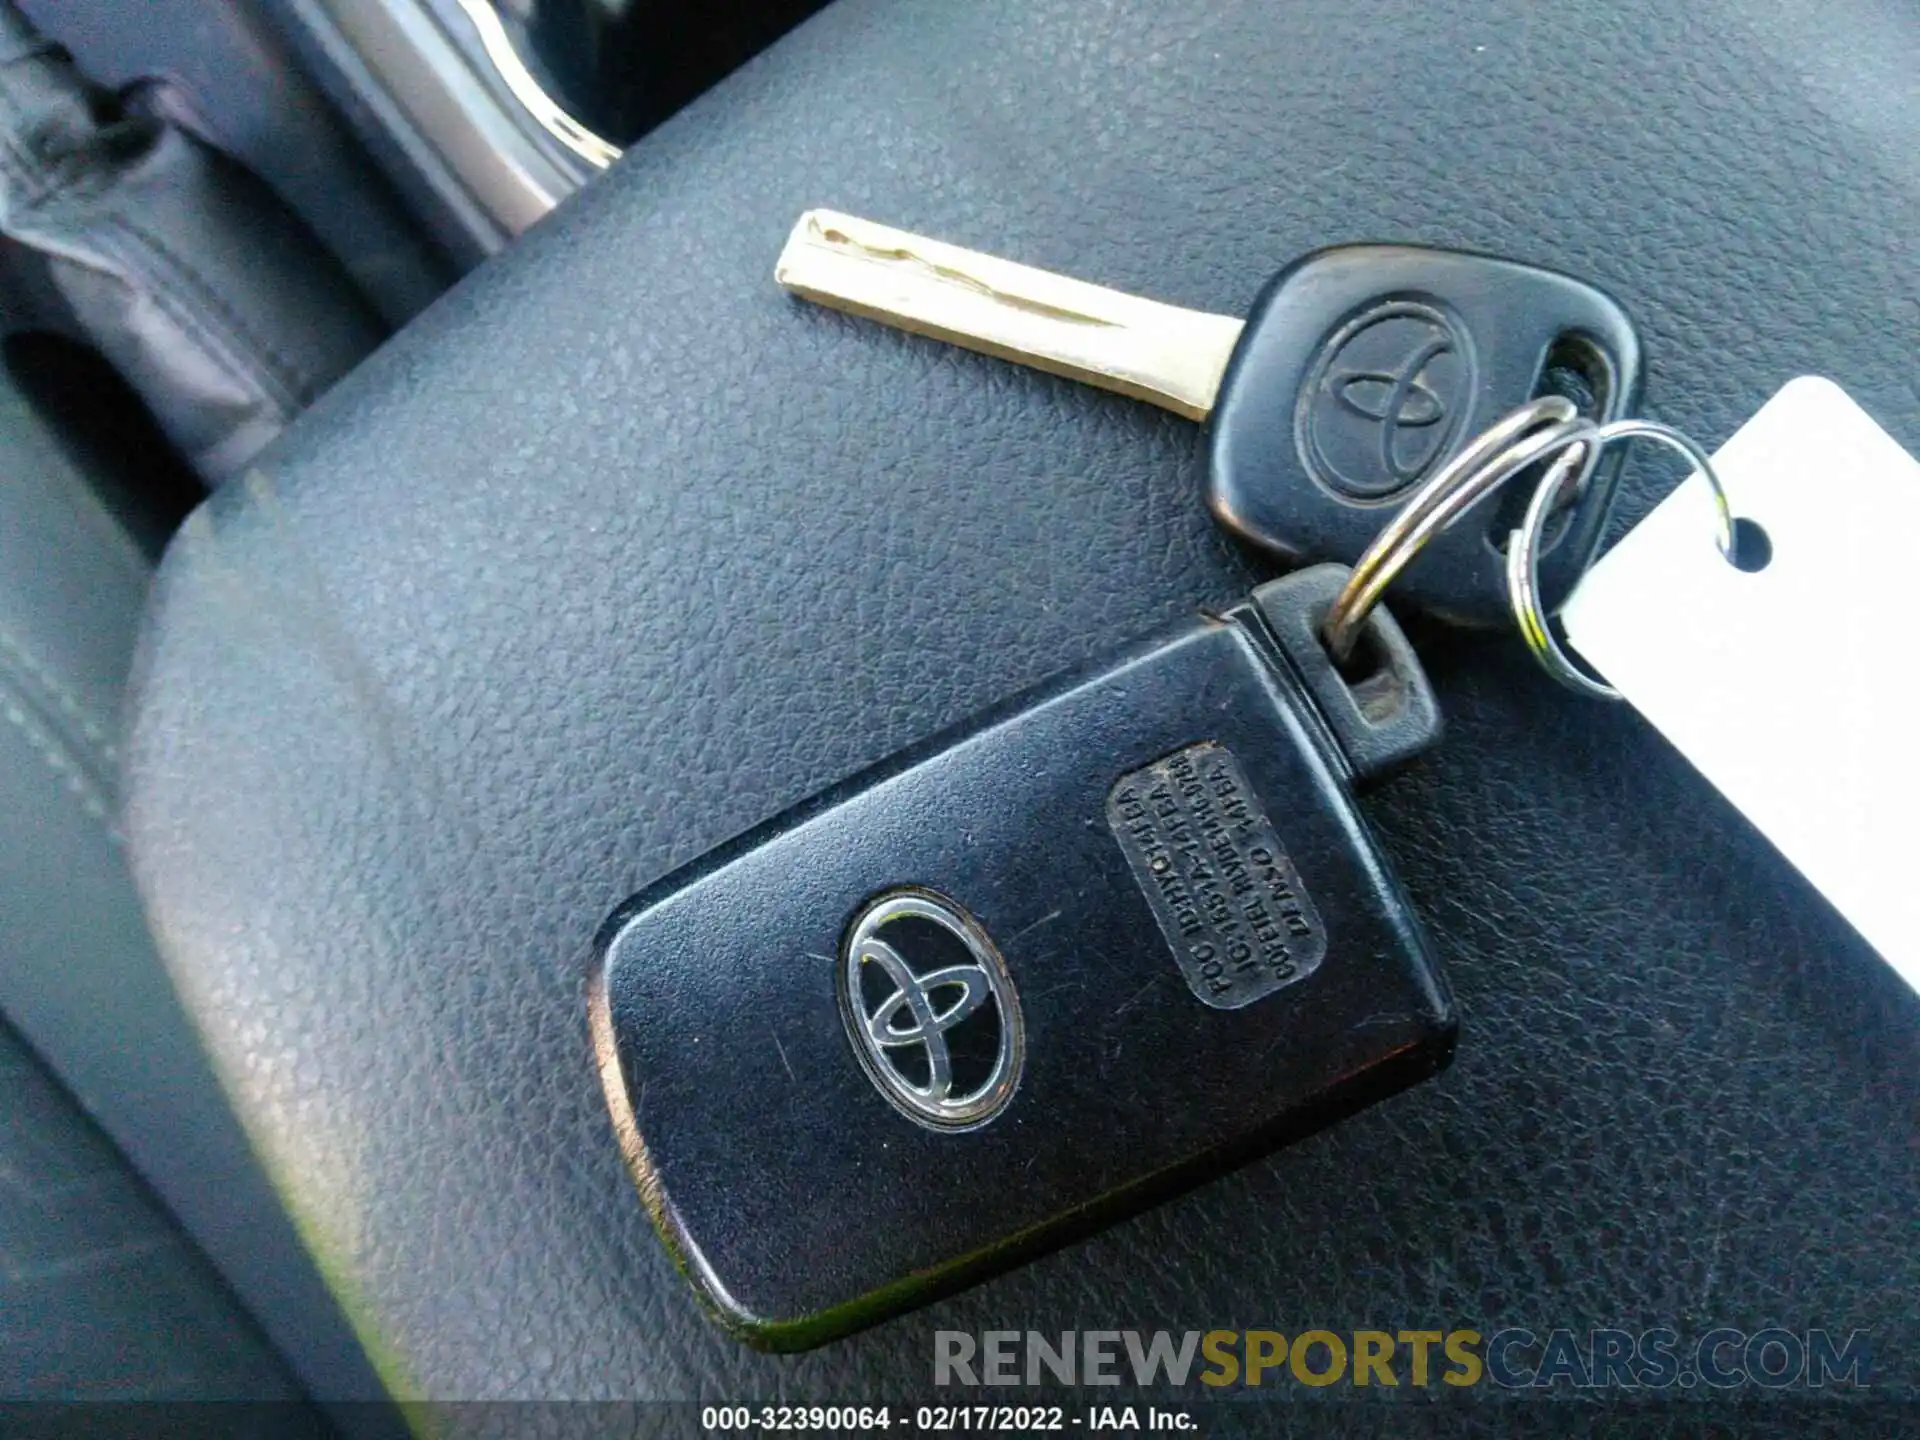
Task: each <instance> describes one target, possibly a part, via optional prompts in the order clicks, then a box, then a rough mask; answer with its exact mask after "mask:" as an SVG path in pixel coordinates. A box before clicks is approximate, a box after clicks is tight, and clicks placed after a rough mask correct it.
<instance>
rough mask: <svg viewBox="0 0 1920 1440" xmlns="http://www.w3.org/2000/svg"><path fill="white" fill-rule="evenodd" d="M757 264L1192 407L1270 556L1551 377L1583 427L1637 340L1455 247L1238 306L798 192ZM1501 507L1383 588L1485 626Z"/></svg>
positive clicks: (865, 310) (1593, 499) (1604, 498)
mask: <svg viewBox="0 0 1920 1440" xmlns="http://www.w3.org/2000/svg"><path fill="white" fill-rule="evenodd" d="M774 276H775V278H776V279H777V280H778V281H779V282H780V284H782V285H784V286H785V287H787V288H788V289H789V290H791V291H793V292H794V293H796V294H799V295H802V296H804V297H806V298H807V299H809V300H813V301H816V302H818V303H820V304H824V305H829V306H832V307H834V308H836V309H841V310H846V311H850V312H853V313H855V314H859V315H864V316H867V317H870V318H873V319H877V320H881V321H883V322H885V323H887V324H891V325H895V326H898V327H900V328H902V329H906V330H910V331H914V332H917V333H920V334H925V335H930V336H934V337H936V338H939V339H942V340H947V341H950V342H952V343H955V344H958V345H962V346H965V347H967V348H969V349H974V350H979V351H983V352H985V353H987V354H991V355H997V356H1000V357H1003V358H1006V359H1011V360H1016V361H1020V362H1022V363H1024V364H1027V365H1031V366H1034V367H1037V368H1039V369H1042V370H1047V371H1051V372H1053V373H1055V374H1059V375H1064V376H1067V377H1069V378H1071V379H1076V380H1082V381H1085V382H1087V383H1089V384H1093V385H1098V386H1101V387H1103V388H1105V389H1109V390H1116V391H1119V392H1120V393H1122V394H1125V395H1130V396H1134V397H1135V398H1138V399H1144V400H1148V401H1151V402H1153V403H1155V404H1158V405H1161V406H1164V407H1165V408H1167V409H1169V410H1172V411H1174V412H1175V413H1176V414H1179V415H1184V416H1186V417H1188V418H1190V419H1195V420H1207V421H1208V424H1209V430H1210V452H1211V453H1210V463H1209V475H1208V482H1207V500H1208V504H1209V507H1210V508H1211V509H1212V511H1213V513H1214V514H1215V516H1216V517H1218V519H1219V520H1220V521H1221V523H1222V524H1223V525H1225V526H1226V527H1227V528H1228V529H1229V530H1231V531H1232V532H1233V533H1235V534H1236V535H1238V536H1240V537H1241V538H1242V539H1243V540H1246V541H1247V542H1249V543H1251V544H1253V545H1255V546H1257V547H1258V548H1260V549H1262V550H1264V551H1266V552H1268V553H1269V554H1271V555H1274V556H1275V557H1277V558H1278V559H1280V560H1281V561H1282V562H1284V563H1286V564H1288V565H1297V564H1300V563H1303V562H1305V561H1308V560H1335V561H1340V562H1343V563H1346V564H1352V563H1354V562H1355V561H1356V560H1358V559H1359V557H1360V555H1361V554H1362V553H1363V552H1364V551H1365V549H1366V547H1367V545H1368V543H1369V542H1370V541H1372V539H1373V538H1374V536H1375V534H1376V533H1377V532H1378V531H1379V530H1380V527H1381V524H1382V522H1383V520H1384V519H1385V518H1386V516H1387V515H1389V514H1391V513H1392V511H1393V509H1394V508H1395V507H1396V506H1397V505H1398V504H1399V503H1400V502H1401V501H1402V500H1403V499H1405V497H1406V496H1407V495H1408V494H1409V493H1410V492H1411V491H1412V490H1413V489H1414V488H1415V487H1416V486H1418V485H1419V484H1420V483H1421V482H1422V481H1424V480H1426V479H1428V478H1429V477H1431V476H1432V475H1434V474H1435V473H1436V472H1437V471H1438V470H1439V469H1440V467H1441V466H1442V465H1444V464H1445V463H1446V462H1447V461H1448V460H1449V459H1451V458H1452V457H1453V456H1455V455H1456V454H1457V453H1458V452H1459V450H1460V449H1461V447H1462V446H1463V445H1465V444H1466V443H1467V442H1468V441H1469V440H1471V439H1472V438H1473V437H1474V436H1475V435H1477V434H1480V433H1481V432H1482V431H1483V430H1484V429H1486V427H1487V426H1488V425H1489V424H1490V423H1491V422H1493V421H1494V420H1496V419H1498V418H1499V417H1501V416H1503V415H1505V414H1508V413H1509V412H1511V411H1513V410H1515V409H1516V408H1517V407H1518V406H1520V405H1521V404H1523V403H1524V402H1526V401H1527V400H1529V399H1532V398H1535V397H1537V396H1540V395H1542V394H1547V393H1562V394H1565V395H1566V396H1568V398H1571V399H1573V400H1575V401H1576V402H1577V403H1578V404H1579V406H1580V408H1581V409H1582V410H1584V411H1585V412H1586V413H1587V414H1588V415H1589V416H1590V417H1591V418H1592V419H1594V420H1595V421H1597V422H1601V423H1604V422H1608V421H1612V420H1617V419H1620V418H1622V417H1624V416H1626V415H1628V414H1630V413H1631V412H1632V410H1633V407H1634V405H1635V404H1636V403H1637V400H1638V395H1639V387H1640V347H1639V342H1638V340H1637V338H1636V336H1635V334H1634V330H1633V326H1632V324H1631V322H1630V321H1629V320H1628V319H1627V316H1626V314H1625V313H1624V312H1623V311H1622V310H1621V308H1620V306H1619V305H1618V304H1617V303H1615V302H1614V301H1613V300H1612V299H1610V298H1609V297H1608V296H1606V295H1605V294H1603V293H1602V292H1600V291H1598V290H1596V289H1594V288H1593V287H1591V286H1589V285H1586V284H1584V283H1583V282H1581V281H1579V280H1575V279H1573V278H1571V277H1569V276H1566V275H1562V274H1558V273H1556V272H1554V271H1550V270H1543V269H1539V268H1536V267H1534V266H1529V265H1521V264H1518V263H1516V262H1514V261H1510V260H1499V259H1495V258H1492V257H1490V256H1485V255H1475V254H1468V253H1464V252H1459V251H1448V250H1435V249H1427V248H1422V247H1418V246H1409V245H1343V246H1336V247H1334V248H1331V249H1326V250H1320V251H1317V252H1315V253H1313V254H1311V255H1308V256H1306V257H1304V258H1303V259H1300V260H1298V261H1295V262H1294V263H1293V264H1291V265H1289V266H1287V267H1286V268H1285V269H1284V270H1282V271H1281V272H1280V273H1279V274H1278V275H1276V276H1275V277H1274V278H1273V279H1272V280H1271V281H1270V282H1269V283H1268V284H1267V285H1266V287H1265V288H1264V289H1263V290H1262V291H1261V292H1260V294H1259V296H1258V298H1256V300H1255V301H1254V304H1253V308H1252V310H1251V312H1250V313H1249V314H1248V316H1247V318H1246V320H1245V321H1240V320H1236V319H1233V318H1232V317H1229V316H1222V315H1209V314H1203V313H1201V312H1198V311H1193V310H1185V309H1181V308H1179V307H1177V306H1173V305H1165V304H1161V303H1159V302H1157V301H1153V300H1145V299H1140V298H1138V297H1135V296H1131V295H1124V294H1121V293H1120V292H1118V291H1115V290H1109V289H1106V288H1104V287H1102V286H1098V285H1090V284H1087V283H1085V282H1083V281H1079V280H1073V279H1069V278H1067V277H1066V276H1062V275H1056V274H1053V273H1051V272H1048V271H1045V270H1037V269H1034V268H1032V267H1030V266H1026V265H1019V264H1016V263H1014V262H1012V261H1008V260H1001V259H997V258H995V257H993V256H990V255H982V254H979V253H977V252H974V251H971V250H965V249H962V248H960V247H959V246H955V245H948V244H945V243H943V242H940V241H937V240H930V239H927V238H925V237H922V236H917V235H911V234H908V233H906V232H904V231H900V230H894V229H891V228H889V227H887V226H884V225H876V224H873V223H872V222H870V221H865V220H859V219H856V218H854V217H852V216H848V215H841V214H837V213H835V212H832V211H826V210H811V211H808V212H807V213H806V214H804V215H802V216H801V217H800V221H799V223H798V224H797V225H796V226H795V227H794V230H793V233H792V235H791V236H790V237H789V238H788V241H787V244H786V248H785V249H784V251H783V252H782V253H781V256H780V260H779V263H778V265H777V266H776V268H775V271H774ZM1618 473H1619V453H1618V452H1617V451H1614V452H1612V453H1610V454H1609V455H1607V456H1606V457H1605V458H1604V459H1603V460H1602V462H1601V463H1600V465H1599V466H1598V467H1597V468H1596V469H1595V470H1594V471H1593V472H1592V473H1591V475H1590V476H1589V477H1588V478H1587V480H1586V483H1585V486H1584V488H1583V489H1582V490H1581V491H1580V492H1579V493H1578V495H1577V496H1576V497H1575V498H1573V500H1572V501H1571V503H1570V504H1568V505H1567V507H1566V509H1565V511H1564V512H1563V514H1562V515H1561V516H1560V517H1559V518H1558V519H1557V520H1556V522H1555V533H1554V534H1553V535H1552V536H1551V537H1550V538H1549V542H1548V543H1547V544H1546V545H1545V546H1543V548H1542V551H1541V557H1540V576H1541V579H1540V586H1541V590H1542V592H1543V594H1544V596H1545V599H1546V602H1547V604H1548V605H1549V606H1550V607H1551V606H1553V605H1557V603H1558V602H1559V600H1560V599H1561V598H1562V597H1564V596H1565V594H1566V593H1568V592H1569V591H1570V590H1571V588H1572V586H1573V583H1574V581H1575V580H1576V579H1577V578H1578V577H1579V576H1580V575H1581V574H1582V573H1583V572H1584V571H1585V569H1586V567H1587V565H1588V564H1589V563H1590V562H1591V561H1592V558H1593V555H1594V552H1595V550H1596V548H1597V547H1598V545H1599V543H1600V539H1601V533H1602V529H1603V527H1604V524H1605V520H1606V513H1607V508H1608V505H1609V504H1610V502H1611V499H1612V494H1613V489H1614V484H1615V481H1616V480H1617V478H1618ZM1512 520H1513V517H1512V516H1510V515H1509V514H1508V513H1507V512H1506V511H1505V510H1503V509H1502V508H1501V507H1500V505H1499V503H1498V502H1490V503H1489V504H1487V505H1485V506H1484V507H1481V509H1480V510H1479V511H1478V512H1476V516H1469V517H1467V518H1466V520H1465V522H1464V523H1461V524H1457V525H1455V526H1453V527H1451V528H1450V529H1449V530H1448V532H1447V533H1446V534H1444V535H1442V536H1439V537H1437V538H1436V539H1435V541H1434V542H1433V543H1432V544H1431V545H1429V546H1428V547H1427V548H1426V549H1425V551H1424V552H1423V553H1422V554H1421V555H1420V557H1419V559H1418V560H1417V561H1415V562H1414V563H1413V564H1412V565H1411V566H1409V567H1408V569H1407V571H1406V574H1405V575H1404V576H1403V577H1402V578H1401V579H1400V580H1399V582H1398V583H1397V585H1396V591H1395V593H1396V595H1397V596H1398V597H1399V603H1401V604H1404V605H1411V606H1415V607H1417V608H1420V609H1423V610H1426V611H1428V612H1430V613H1432V614H1435V615H1438V616H1439V617H1441V618H1443V619H1447V620H1450V621H1453V622H1455V623H1460V624H1467V625H1476V626H1493V625H1500V624H1504V623H1505V622H1506V621H1507V618H1508V605H1507V595H1506V575H1505V565H1504V560H1503V558H1502V554H1501V549H1500V547H1501V545H1502V544H1503V543H1504V541H1505V538H1506V534H1507V532H1508V530H1509V529H1511V526H1512Z"/></svg>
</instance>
